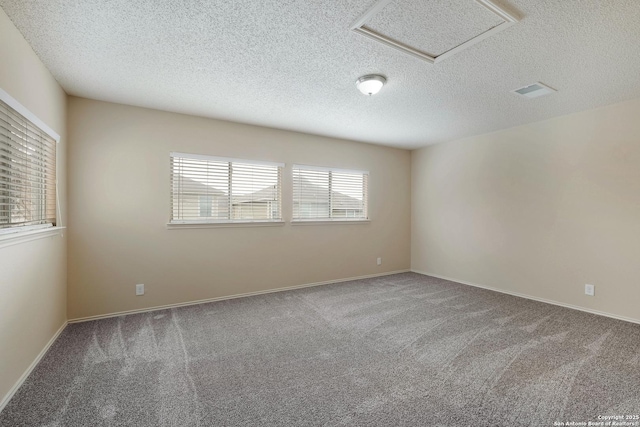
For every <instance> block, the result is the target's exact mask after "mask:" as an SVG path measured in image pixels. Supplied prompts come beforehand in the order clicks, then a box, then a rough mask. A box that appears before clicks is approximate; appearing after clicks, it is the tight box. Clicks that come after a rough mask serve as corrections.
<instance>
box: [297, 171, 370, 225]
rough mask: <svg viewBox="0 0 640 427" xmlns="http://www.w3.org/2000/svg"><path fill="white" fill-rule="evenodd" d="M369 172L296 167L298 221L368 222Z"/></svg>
mask: <svg viewBox="0 0 640 427" xmlns="http://www.w3.org/2000/svg"><path fill="white" fill-rule="evenodd" d="M368 180H369V172H364V171H351V170H344V169H331V168H321V167H315V166H300V165H294V166H293V220H294V221H366V220H368V219H369V213H368V212H367V205H368Z"/></svg>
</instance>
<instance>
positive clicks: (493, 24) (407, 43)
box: [351, 0, 518, 64]
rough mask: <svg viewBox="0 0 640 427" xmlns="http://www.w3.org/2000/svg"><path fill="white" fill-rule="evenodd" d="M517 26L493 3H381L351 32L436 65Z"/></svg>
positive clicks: (487, 0) (389, 0)
mask: <svg viewBox="0 0 640 427" xmlns="http://www.w3.org/2000/svg"><path fill="white" fill-rule="evenodd" d="M470 5H471V6H478V5H479V6H480V7H479V8H476V7H469V6H470ZM516 22H518V18H516V17H515V16H514V15H512V14H510V13H509V12H507V11H506V10H504V9H503V8H501V7H500V6H498V5H496V4H495V3H493V2H492V1H491V0H455V1H452V0H449V1H447V0H438V1H430V2H424V1H421V0H378V1H377V2H376V3H375V4H374V5H373V6H372V7H371V8H370V9H369V10H367V11H366V12H365V13H364V14H363V15H362V16H361V17H360V18H358V20H357V21H356V22H354V24H353V25H352V26H351V30H353V31H355V32H356V33H358V34H362V35H363V36H366V37H369V38H371V39H373V40H375V41H377V42H379V43H382V44H384V45H387V46H390V47H392V48H394V49H398V50H400V51H402V52H404V53H407V54H409V55H412V56H415V57H417V58H419V59H422V60H424V61H427V62H430V63H432V64H434V63H437V62H440V61H442V60H444V59H446V58H448V57H450V56H453V55H455V54H456V53H458V52H460V51H462V50H464V49H466V48H468V47H470V46H472V45H474V44H476V43H478V42H480V41H482V40H484V39H486V38H488V37H490V36H492V35H494V34H497V33H499V32H500V31H504V30H505V29H507V28H509V27H510V26H512V25H513V24H515V23H516ZM425 39H426V40H425ZM428 43H430V45H429V46H426V44H428ZM438 51H440V53H436V52H438Z"/></svg>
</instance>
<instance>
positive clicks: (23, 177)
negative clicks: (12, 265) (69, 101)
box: [0, 90, 60, 235]
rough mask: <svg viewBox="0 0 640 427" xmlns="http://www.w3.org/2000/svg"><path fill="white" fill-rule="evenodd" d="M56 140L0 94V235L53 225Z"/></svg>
mask: <svg viewBox="0 0 640 427" xmlns="http://www.w3.org/2000/svg"><path fill="white" fill-rule="evenodd" d="M27 117H29V118H27ZM34 122H35V123H38V125H36V124H34ZM42 129H46V131H44V130H42ZM59 138H60V137H59V136H58V135H57V134H56V133H55V132H53V131H51V130H50V129H49V128H48V127H47V126H46V125H44V124H43V123H41V122H40V121H39V120H37V119H36V118H35V117H33V115H32V114H31V113H29V112H28V111H27V110H26V109H25V108H24V107H23V106H22V105H20V104H19V103H18V102H17V101H15V100H14V99H13V98H11V97H10V96H9V95H8V94H7V93H6V92H4V91H2V90H0V235H4V234H9V233H15V232H20V231H27V230H33V229H39V228H47V227H52V226H55V225H56V143H57V141H58V140H59Z"/></svg>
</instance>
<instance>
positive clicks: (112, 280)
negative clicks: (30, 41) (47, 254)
mask: <svg viewBox="0 0 640 427" xmlns="http://www.w3.org/2000/svg"><path fill="white" fill-rule="evenodd" d="M68 114H69V168H68V173H69V194H70V198H69V222H70V223H71V224H73V227H72V228H71V229H70V230H69V260H70V263H69V299H68V304H69V311H68V314H69V318H70V319H73V318H79V317H85V316H92V315H100V314H105V313H113V312H119V311H124V310H133V309H140V308H144V307H153V306H159V305H165V304H172V303H180V302H186V301H193V300H198V299H205V298H214V297H220V296H226V295H234V294H241V293H246V292H253V291H260V290H267V289H273V288H279V287H285V286H295V285H301V284H307V283H313V282H320V281H327V280H333V279H340V278H347V277H355V276H362V275H369V274H376V273H382V272H388V271H395V270H402V269H408V268H409V262H410V180H411V176H410V163H411V159H410V157H411V156H410V152H409V151H405V150H398V149H392V148H387V147H381V146H375V145H368V144H362V143H356V142H349V141H340V140H335V139H331V138H324V137H319V136H312V135H306V134H302V133H295V132H287V131H282V130H275V129H268V128H263V127H257V126H249V125H243V124H237V123H231V122H224V121H217V120H210V119H204V118H198V117H191V116H185V115H179V114H173V113H167V112H161V111H155V110H148V109H142V108H136V107H128V106H123V105H117V104H110V103H104V102H98V101H92V100H87V99H82V98H74V97H71V98H69V110H68ZM170 151H180V152H187V153H198V154H209V155H219V156H226V157H236V158H245V159H256V160H267V161H277V162H286V169H285V173H284V181H283V212H284V215H285V219H289V217H290V212H291V204H292V200H291V195H290V193H291V185H292V183H291V169H290V168H291V165H292V164H293V163H302V164H310V165H321V166H332V167H340V168H349V169H364V170H369V171H370V172H371V177H370V200H369V203H370V216H371V218H372V220H371V222H370V223H369V224H347V225H337V224H333V225H296V226H292V225H290V224H289V223H287V224H286V225H285V226H276V227H243V228H209V229H191V230H184V229H183V230H167V228H166V223H167V221H168V218H169V152H170ZM377 257H382V261H383V263H382V265H381V266H377V265H376V258H377ZM136 283H144V284H145V285H146V295H144V296H142V297H136V296H135V292H134V285H135V284H136Z"/></svg>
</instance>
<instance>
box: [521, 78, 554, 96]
mask: <svg viewBox="0 0 640 427" xmlns="http://www.w3.org/2000/svg"><path fill="white" fill-rule="evenodd" d="M513 92H514V93H517V94H518V95H522V96H524V97H526V98H538V97H540V96H543V95H549V94H550V93H554V92H557V90H555V89H553V88H551V87H549V86H547V85H545V84H543V83H540V82H537V83H533V84H530V85H527V86H524V87H521V88H520V89H516V90H514V91H513Z"/></svg>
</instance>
